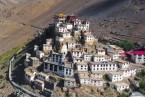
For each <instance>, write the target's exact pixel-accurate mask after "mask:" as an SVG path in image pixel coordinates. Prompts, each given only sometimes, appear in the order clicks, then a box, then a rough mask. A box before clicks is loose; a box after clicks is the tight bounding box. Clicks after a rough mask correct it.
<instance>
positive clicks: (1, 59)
mask: <svg viewBox="0 0 145 97" xmlns="http://www.w3.org/2000/svg"><path fill="white" fill-rule="evenodd" d="M20 48H21V47H16V48H14V49H12V50H11V51H8V52H6V53H5V54H2V55H0V70H2V69H4V68H5V67H6V66H7V65H6V64H7V63H8V61H9V60H10V58H11V57H12V56H13V55H14V54H15V53H16V52H17V51H19V50H20Z"/></svg>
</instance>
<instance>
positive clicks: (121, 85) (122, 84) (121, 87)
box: [113, 82, 129, 92]
mask: <svg viewBox="0 0 145 97" xmlns="http://www.w3.org/2000/svg"><path fill="white" fill-rule="evenodd" d="M113 84H114V88H115V89H116V90H117V91H118V92H121V91H123V90H125V89H129V84H127V83H125V82H117V83H113Z"/></svg>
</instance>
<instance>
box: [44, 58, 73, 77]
mask: <svg viewBox="0 0 145 97" xmlns="http://www.w3.org/2000/svg"><path fill="white" fill-rule="evenodd" d="M44 72H53V73H56V74H58V75H60V76H65V77H73V76H74V64H73V63H69V62H63V63H61V64H60V63H58V62H50V61H46V62H45V63H44Z"/></svg>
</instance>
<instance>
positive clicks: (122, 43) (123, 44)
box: [114, 40, 135, 51]
mask: <svg viewBox="0 0 145 97" xmlns="http://www.w3.org/2000/svg"><path fill="white" fill-rule="evenodd" d="M114 44H115V45H117V46H119V47H121V48H123V49H124V50H125V51H129V50H132V49H133V48H134V46H135V44H134V43H133V42H130V41H127V40H122V41H117V42H115V43H114Z"/></svg>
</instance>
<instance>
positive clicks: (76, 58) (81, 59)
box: [73, 57, 85, 63]
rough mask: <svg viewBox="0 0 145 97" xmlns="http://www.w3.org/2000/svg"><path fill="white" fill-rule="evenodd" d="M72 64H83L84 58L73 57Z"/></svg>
mask: <svg viewBox="0 0 145 97" xmlns="http://www.w3.org/2000/svg"><path fill="white" fill-rule="evenodd" d="M73 62H74V63H77V62H80V63H83V62H85V61H84V58H80V57H73Z"/></svg>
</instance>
